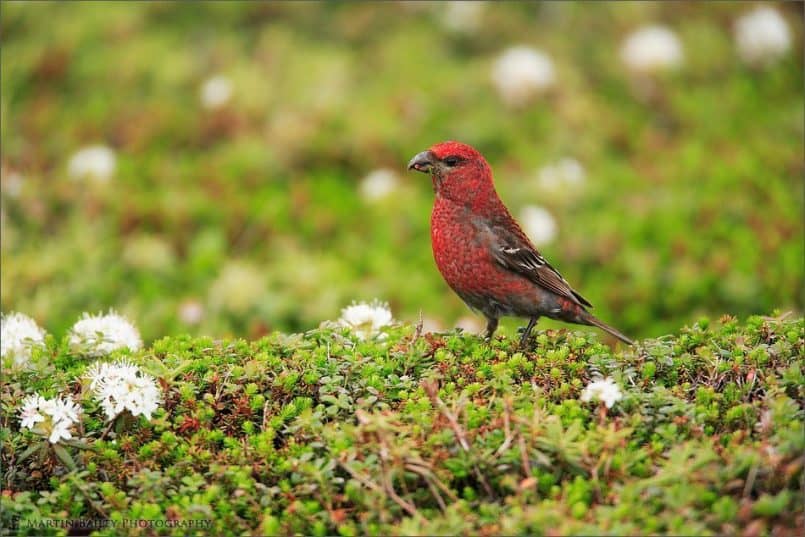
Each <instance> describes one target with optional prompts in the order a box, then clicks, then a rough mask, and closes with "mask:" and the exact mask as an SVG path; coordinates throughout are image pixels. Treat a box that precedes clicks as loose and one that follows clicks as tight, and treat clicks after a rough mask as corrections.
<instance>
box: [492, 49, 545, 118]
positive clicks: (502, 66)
mask: <svg viewBox="0 0 805 537" xmlns="http://www.w3.org/2000/svg"><path fill="white" fill-rule="evenodd" d="M554 81H555V75H554V67H553V62H552V61H551V58H550V57H549V56H548V55H547V54H545V53H544V52H542V51H540V50H536V49H532V48H529V47H524V46H518V47H513V48H510V49H508V50H506V51H505V52H504V53H503V54H502V55H501V56H500V57H499V58H498V59H497V60H496V61H495V64H494V66H493V67H492V83H493V84H494V86H495V88H496V89H497V91H498V93H499V94H500V96H501V98H502V99H503V101H504V102H505V103H506V104H507V105H509V106H514V107H519V106H523V105H525V104H527V103H528V102H529V101H530V100H531V99H532V98H533V97H534V96H535V95H537V94H538V93H540V92H542V91H544V90H546V89H548V88H550V87H551V86H552V85H553V84H554Z"/></svg>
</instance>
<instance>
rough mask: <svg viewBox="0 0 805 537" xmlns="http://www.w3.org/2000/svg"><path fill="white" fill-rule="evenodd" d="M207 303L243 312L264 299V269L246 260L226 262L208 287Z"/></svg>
mask: <svg viewBox="0 0 805 537" xmlns="http://www.w3.org/2000/svg"><path fill="white" fill-rule="evenodd" d="M208 292H209V304H210V305H211V307H212V308H213V309H222V310H225V311H229V312H231V313H235V314H244V313H246V312H248V311H249V310H250V309H252V308H254V307H255V306H257V305H258V304H259V303H260V302H261V301H262V300H264V297H265V294H266V277H265V273H264V271H262V270H260V269H259V268H258V267H257V266H256V265H254V264H253V263H251V262H248V261H239V260H233V261H229V262H227V263H226V265H224V266H223V268H222V269H221V272H220V274H218V277H217V278H216V279H215V281H214V282H212V285H210V288H209V291H208Z"/></svg>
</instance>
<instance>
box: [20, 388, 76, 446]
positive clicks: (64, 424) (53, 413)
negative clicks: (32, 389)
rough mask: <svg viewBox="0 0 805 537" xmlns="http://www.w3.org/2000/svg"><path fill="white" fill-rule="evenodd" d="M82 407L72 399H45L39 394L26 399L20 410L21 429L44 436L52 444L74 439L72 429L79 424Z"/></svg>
mask: <svg viewBox="0 0 805 537" xmlns="http://www.w3.org/2000/svg"><path fill="white" fill-rule="evenodd" d="M80 415H81V407H79V406H78V405H77V404H75V403H74V402H73V400H72V399H69V398H67V399H62V398H61V397H57V398H55V399H45V398H44V397H42V396H40V395H39V394H33V395H29V396H28V397H26V398H25V399H24V400H23V402H22V408H21V409H20V427H22V428H25V429H30V430H31V431H33V432H34V433H36V434H38V435H41V436H44V437H46V438H47V439H48V441H49V442H50V443H51V444H56V443H58V442H61V441H62V440H70V439H71V438H72V437H73V434H72V431H71V429H72V427H73V426H74V425H75V424H76V423H78V421H79V416H80Z"/></svg>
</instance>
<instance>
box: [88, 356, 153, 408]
mask: <svg viewBox="0 0 805 537" xmlns="http://www.w3.org/2000/svg"><path fill="white" fill-rule="evenodd" d="M84 378H86V379H88V380H89V381H90V385H89V387H90V390H91V391H92V392H93V394H94V396H95V398H96V399H97V400H98V401H99V402H100V404H101V408H103V411H104V413H105V414H106V418H107V419H109V420H111V419H114V418H115V417H116V416H117V415H118V414H120V413H121V412H123V411H124V410H128V411H129V412H131V415H132V416H145V417H146V418H147V419H149V420H150V419H151V414H152V413H153V412H154V411H155V410H156V409H157V408H159V403H160V401H161V394H160V391H159V387H158V386H157V383H156V380H155V379H154V377H152V376H151V375H148V374H146V373H143V372H142V371H141V370H140V368H139V367H137V366H135V365H132V364H131V363H129V362H126V361H124V360H121V361H117V362H115V363H102V364H98V363H96V364H93V365H92V366H90V368H89V369H88V370H87V371H86V373H84Z"/></svg>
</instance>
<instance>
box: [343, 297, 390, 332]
mask: <svg viewBox="0 0 805 537" xmlns="http://www.w3.org/2000/svg"><path fill="white" fill-rule="evenodd" d="M392 320H393V319H392V316H391V310H390V309H389V306H388V304H386V303H381V302H379V301H377V300H374V301H372V302H371V303H366V302H360V303H356V302H353V303H352V305H350V306H347V307H346V308H344V309H342V310H341V319H340V320H339V323H340V324H341V325H342V326H346V327H348V328H349V329H350V330H352V332H354V333H355V335H356V336H358V337H359V338H360V339H367V338H370V337H373V336H375V335H377V333H378V331H379V330H380V329H381V328H383V327H384V326H388V325H390V324H391V323H392Z"/></svg>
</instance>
